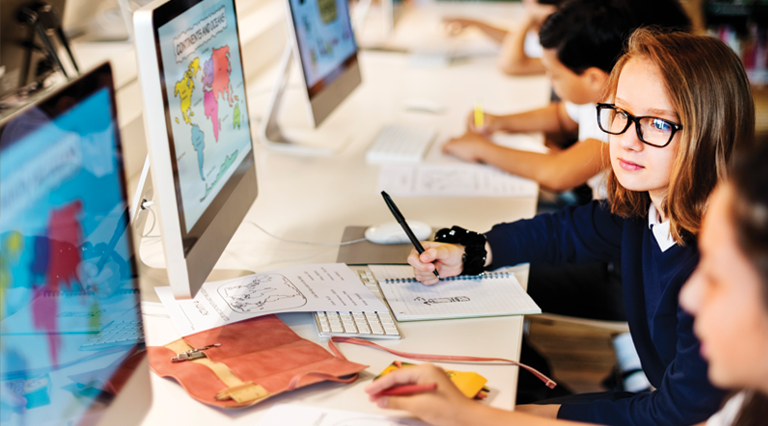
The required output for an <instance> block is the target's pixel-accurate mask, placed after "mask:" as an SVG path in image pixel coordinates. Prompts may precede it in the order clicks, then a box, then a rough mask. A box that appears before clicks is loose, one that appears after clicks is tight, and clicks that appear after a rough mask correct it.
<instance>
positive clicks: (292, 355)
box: [147, 315, 367, 408]
mask: <svg viewBox="0 0 768 426" xmlns="http://www.w3.org/2000/svg"><path fill="white" fill-rule="evenodd" d="M334 349H335V348H334ZM147 352H148V353H149V365H150V367H151V368H152V371H154V372H155V373H156V374H158V375H159V376H161V377H171V378H173V379H175V380H176V381H177V382H179V383H180V384H181V386H183V387H184V389H185V390H186V391H187V393H189V395H190V396H192V398H194V399H196V400H198V401H200V402H203V403H206V404H209V405H214V406H216V407H221V408H241V407H248V406H251V405H254V404H256V403H258V402H261V401H263V400H265V399H267V398H269V397H271V396H274V395H278V394H280V393H283V392H288V391H291V390H293V389H295V388H300V387H304V386H308V385H311V384H314V383H318V382H322V381H325V380H331V381H335V382H342V383H351V382H353V381H355V380H356V379H357V376H358V373H359V372H360V371H362V370H364V369H366V368H367V366H366V365H362V364H357V363H354V362H350V361H347V359H346V358H344V356H343V355H341V353H340V352H338V351H334V352H336V355H333V354H331V353H329V352H328V351H327V350H325V349H324V348H323V347H322V346H320V345H318V344H316V343H313V342H311V341H309V340H307V339H303V338H301V337H299V336H298V335H297V334H296V333H295V332H294V331H293V330H291V329H290V328H289V327H288V326H287V325H285V323H284V322H282V321H281V320H280V318H278V317H277V316H275V315H267V316H263V317H257V318H252V319H250V320H246V321H241V322H237V323H233V324H229V325H226V326H223V327H218V328H214V329H211V330H206V331H202V332H200V333H195V334H192V335H189V336H186V337H184V338H182V339H179V340H176V341H173V342H171V343H168V344H167V345H165V346H150V347H149V348H147Z"/></svg>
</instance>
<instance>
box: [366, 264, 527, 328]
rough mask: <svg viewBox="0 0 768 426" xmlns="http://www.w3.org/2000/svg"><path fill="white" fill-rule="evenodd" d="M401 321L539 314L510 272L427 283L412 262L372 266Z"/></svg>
mask: <svg viewBox="0 0 768 426" xmlns="http://www.w3.org/2000/svg"><path fill="white" fill-rule="evenodd" d="M369 268H370V269H371V272H373V275H374V276H375V277H376V280H378V282H379V286H380V287H381V291H382V293H384V297H385V298H386V299H387V303H389V307H390V308H391V309H392V313H393V314H395V318H397V320H398V321H421V320H432V319H449V318H471V317H488V316H500V315H523V314H540V313H541V309H540V308H539V306H538V305H536V302H534V301H533V299H531V296H529V295H528V293H526V292H525V290H524V289H523V287H522V286H521V285H520V283H519V282H518V281H517V278H515V275H514V274H512V273H510V272H491V273H486V274H484V275H480V276H467V275H460V276H457V277H449V278H443V279H440V282H438V283H437V284H435V285H429V286H428V285H424V284H422V283H420V282H419V281H416V279H415V278H414V276H413V268H412V267H411V266H410V265H369Z"/></svg>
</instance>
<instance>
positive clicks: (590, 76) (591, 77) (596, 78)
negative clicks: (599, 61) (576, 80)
mask: <svg viewBox="0 0 768 426" xmlns="http://www.w3.org/2000/svg"><path fill="white" fill-rule="evenodd" d="M582 76H583V77H584V80H585V82H586V83H587V84H588V85H589V87H590V89H592V90H594V91H601V90H602V89H603V86H604V85H605V83H606V82H607V81H608V77H610V74H608V73H607V72H605V71H603V70H601V69H600V68H597V67H590V68H587V70H586V71H584V74H582Z"/></svg>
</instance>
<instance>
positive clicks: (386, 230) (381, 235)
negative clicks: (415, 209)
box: [365, 221, 432, 244]
mask: <svg viewBox="0 0 768 426" xmlns="http://www.w3.org/2000/svg"><path fill="white" fill-rule="evenodd" d="M408 226H409V227H410V228H411V231H413V235H415V236H416V238H417V239H418V240H419V241H426V240H427V239H428V238H429V237H430V236H432V227H430V226H429V225H427V224H426V223H424V222H418V221H409V222H408ZM365 239H366V240H368V241H370V242H372V243H374V244H407V243H410V242H411V240H409V239H408V235H406V233H405V231H403V227H402V226H400V224H399V223H397V222H388V223H384V224H381V225H375V226H371V227H369V228H368V229H366V230H365Z"/></svg>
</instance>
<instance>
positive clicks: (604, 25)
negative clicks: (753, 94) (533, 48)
mask: <svg viewBox="0 0 768 426" xmlns="http://www.w3.org/2000/svg"><path fill="white" fill-rule="evenodd" d="M641 26H654V27H656V28H658V29H662V30H664V31H688V30H689V29H690V26H691V21H690V19H688V16H687V15H686V14H685V12H684V11H683V9H682V7H681V6H680V4H679V3H678V1H677V0H607V1H606V0H570V1H567V2H565V3H563V4H562V5H561V6H560V7H559V8H558V10H557V11H556V12H554V13H553V14H551V15H549V17H547V19H546V20H545V21H544V23H543V24H542V25H541V29H540V30H539V39H540V41H541V45H542V47H544V48H545V49H556V50H557V58H558V59H559V60H560V62H561V63H562V64H563V65H565V66H566V67H568V68H569V69H570V70H571V71H573V72H575V73H576V74H581V73H583V72H584V71H586V70H587V69H588V68H591V67H597V68H599V69H601V70H603V71H605V72H606V73H610V72H611V70H612V69H613V66H614V65H615V64H616V61H617V60H618V59H619V56H621V53H622V51H623V49H624V44H625V42H626V40H627V39H628V38H629V36H630V34H632V32H633V31H634V30H635V29H637V28H639V27H641Z"/></svg>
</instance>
